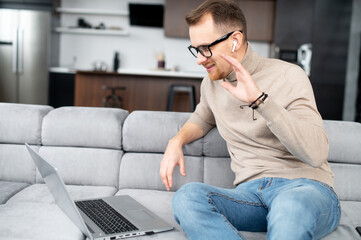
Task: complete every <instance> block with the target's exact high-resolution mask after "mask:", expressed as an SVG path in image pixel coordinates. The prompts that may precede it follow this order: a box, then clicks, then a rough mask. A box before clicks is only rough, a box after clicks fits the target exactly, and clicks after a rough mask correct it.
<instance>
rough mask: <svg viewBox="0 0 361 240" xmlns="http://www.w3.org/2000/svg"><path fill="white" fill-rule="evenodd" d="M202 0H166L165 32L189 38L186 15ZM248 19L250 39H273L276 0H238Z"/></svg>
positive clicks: (169, 34) (171, 35)
mask: <svg viewBox="0 0 361 240" xmlns="http://www.w3.org/2000/svg"><path fill="white" fill-rule="evenodd" d="M202 2H203V1H202V0H166V2H165V14H164V33H165V35H166V36H167V37H180V38H188V37H189V33H188V26H187V23H186V21H185V16H186V15H187V13H188V12H190V11H191V10H192V9H195V8H196V7H198V6H199V4H201V3H202ZM237 3H238V4H239V6H240V8H241V9H242V11H243V13H244V15H245V16H246V20H247V29H248V39H249V40H251V41H268V42H271V41H273V30H274V15H275V1H274V0H264V1H255V0H237Z"/></svg>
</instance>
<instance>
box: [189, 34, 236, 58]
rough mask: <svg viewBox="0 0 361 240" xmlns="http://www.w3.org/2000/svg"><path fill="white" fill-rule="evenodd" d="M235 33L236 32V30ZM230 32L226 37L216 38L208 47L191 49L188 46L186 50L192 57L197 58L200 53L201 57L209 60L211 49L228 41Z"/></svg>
mask: <svg viewBox="0 0 361 240" xmlns="http://www.w3.org/2000/svg"><path fill="white" fill-rule="evenodd" d="M236 31H237V30H236ZM236 31H233V32H230V33H227V34H226V35H224V36H222V37H220V38H218V39H217V40H216V41H214V42H212V43H211V44H209V45H201V46H199V47H193V46H192V45H189V46H188V50H189V51H190V52H191V53H192V55H193V56H194V57H196V58H197V57H198V53H199V52H200V53H201V54H202V56H203V57H206V58H209V57H212V51H211V47H212V46H214V45H216V44H217V43H220V42H223V41H224V40H226V39H228V38H229V37H230V36H231V35H232V34H233V33H234V32H236ZM238 31H240V32H242V30H238Z"/></svg>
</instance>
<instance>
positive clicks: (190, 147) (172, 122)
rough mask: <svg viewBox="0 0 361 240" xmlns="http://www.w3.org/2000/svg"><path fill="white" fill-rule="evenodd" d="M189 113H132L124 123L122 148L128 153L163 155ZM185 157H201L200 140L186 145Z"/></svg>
mask: <svg viewBox="0 0 361 240" xmlns="http://www.w3.org/2000/svg"><path fill="white" fill-rule="evenodd" d="M189 116H190V113H180V112H155V111H134V112H132V113H131V114H130V115H129V116H128V117H127V119H126V120H125V122H124V130H123V145H124V146H123V147H124V150H125V151H129V152H149V153H163V152H164V151H165V149H166V148H167V145H168V141H169V140H170V139H171V138H172V137H174V136H175V135H176V134H177V132H178V131H179V129H180V128H181V127H182V126H183V125H184V123H185V122H186V121H187V119H188V118H189ZM183 151H184V154H185V155H192V156H201V155H202V140H197V141H195V142H193V143H190V144H187V145H186V146H185V147H184V149H183Z"/></svg>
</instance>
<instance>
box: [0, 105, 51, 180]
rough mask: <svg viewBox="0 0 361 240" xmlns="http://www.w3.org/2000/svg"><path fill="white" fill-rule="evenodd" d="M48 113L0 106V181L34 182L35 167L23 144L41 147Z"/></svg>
mask: <svg viewBox="0 0 361 240" xmlns="http://www.w3.org/2000/svg"><path fill="white" fill-rule="evenodd" d="M52 109H53V108H52V107H50V106H41V105H25V104H11V103H0V181H15V182H26V183H34V182H35V169H36V168H35V164H34V162H33V161H32V160H31V158H30V155H29V153H28V152H27V150H26V148H25V147H24V143H28V144H30V145H40V144H41V128H42V124H43V118H44V116H45V115H46V114H47V113H48V112H49V111H51V110H52ZM34 148H35V149H36V150H38V149H39V147H34Z"/></svg>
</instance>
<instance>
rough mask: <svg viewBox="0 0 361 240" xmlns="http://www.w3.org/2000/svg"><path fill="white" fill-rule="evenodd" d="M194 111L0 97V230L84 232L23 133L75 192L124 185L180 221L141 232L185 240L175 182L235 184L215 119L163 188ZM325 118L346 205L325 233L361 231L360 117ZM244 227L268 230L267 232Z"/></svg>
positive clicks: (45, 234)
mask: <svg viewBox="0 0 361 240" xmlns="http://www.w3.org/2000/svg"><path fill="white" fill-rule="evenodd" d="M189 115H190V113H176V112H151V111H134V112H132V113H131V114H129V113H128V112H127V111H124V110H120V109H109V108H85V107H63V108H58V109H53V108H52V107H50V106H40V105H23V104H9V103H0V239H37V240H41V239H47V240H48V239H59V240H75V239H84V236H83V235H82V234H81V232H80V231H79V230H78V229H77V228H76V227H75V226H74V225H73V223H72V222H71V221H70V220H69V219H68V218H67V217H66V216H65V215H64V214H63V213H62V212H61V211H60V210H59V208H58V207H57V206H56V205H55V204H54V201H53V199H52V197H51V196H50V194H49V192H48V190H47V187H46V186H45V185H44V183H43V181H42V178H41V177H40V175H39V173H38V172H37V170H36V168H35V166H34V163H33V161H32V160H31V159H30V156H29V154H28V152H27V150H26V148H25V146H24V143H25V142H27V143H29V144H30V145H32V147H33V148H35V149H36V150H37V151H38V152H39V153H40V155H42V156H43V157H45V158H46V159H47V160H48V161H49V162H50V163H51V164H53V165H54V166H56V167H57V169H58V170H59V173H60V175H61V176H62V178H63V179H64V182H65V184H66V185H67V189H68V191H69V192H70V195H71V196H72V198H73V199H84V198H94V197H103V196H113V195H120V194H128V195H130V196H132V197H133V198H135V199H136V200H138V201H139V202H140V203H142V204H143V205H145V206H146V207H148V208H149V209H151V210H152V211H154V212H155V213H156V214H158V215H159V216H160V217H161V218H163V219H164V220H165V221H167V222H169V223H170V224H171V225H173V226H174V228H175V229H174V230H173V231H170V232H165V233H160V234H155V235H150V236H142V237H139V238H138V239H139V240H141V239H187V238H186V235H185V234H184V232H183V231H182V230H181V229H180V227H179V226H178V225H177V223H176V222H175V220H174V219H173V215H172V208H171V199H172V196H173V194H174V192H173V191H176V190H177V189H179V188H180V187H181V186H182V185H183V184H185V183H188V182H194V181H196V182H205V183H208V184H212V185H216V186H220V187H227V188H232V187H233V185H232V182H233V177H234V175H233V173H232V172H231V170H230V167H229V164H230V158H229V155H228V152H227V148H226V144H225V142H224V141H223V139H222V138H221V137H220V135H219V133H218V131H217V129H216V128H215V129H212V130H211V131H210V132H209V133H208V134H207V135H206V136H205V137H204V138H202V139H200V140H198V141H195V142H193V143H191V144H189V145H187V146H185V147H184V154H185V158H186V170H187V177H182V176H181V175H180V174H179V172H178V169H176V170H175V173H174V187H173V188H172V191H171V192H167V191H165V188H164V186H163V185H162V183H161V180H160V177H159V165H160V161H161V159H162V154H163V152H164V150H165V148H166V146H167V143H168V140H169V139H170V138H171V137H173V136H174V135H175V134H176V133H177V131H178V130H179V129H180V127H181V126H182V125H183V124H184V123H185V121H186V120H187V119H188V117H189ZM324 123H325V129H326V131H327V133H328V136H329V142H330V153H329V158H328V159H329V161H330V163H331V167H332V169H333V171H334V173H335V190H336V192H337V194H338V196H339V198H340V200H341V207H342V218H341V223H340V226H339V227H338V228H337V229H336V230H335V231H334V232H333V233H331V234H330V235H329V236H327V237H326V238H324V239H328V240H329V239H344V240H347V239H361V237H360V236H359V235H358V234H357V232H356V231H355V227H356V226H361V187H360V182H361V124H360V123H354V122H341V121H324ZM244 236H245V237H246V238H247V239H266V237H265V233H249V232H245V233H244Z"/></svg>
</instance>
